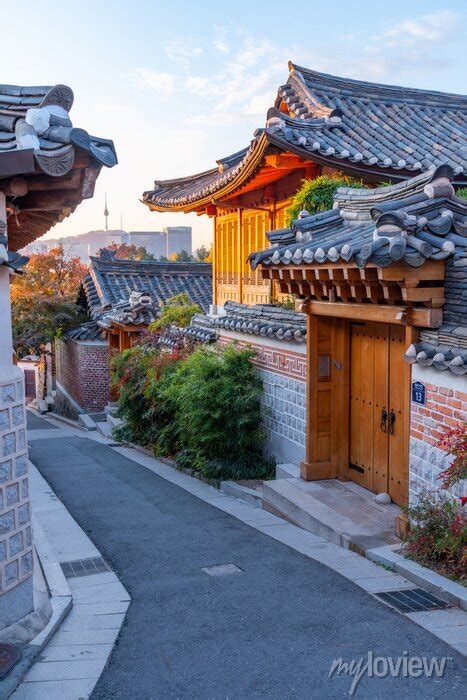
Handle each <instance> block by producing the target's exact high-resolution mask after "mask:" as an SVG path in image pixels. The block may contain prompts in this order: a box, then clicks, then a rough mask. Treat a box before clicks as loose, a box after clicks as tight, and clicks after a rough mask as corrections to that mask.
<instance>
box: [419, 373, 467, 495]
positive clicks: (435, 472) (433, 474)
mask: <svg viewBox="0 0 467 700" xmlns="http://www.w3.org/2000/svg"><path fill="white" fill-rule="evenodd" d="M414 380H416V381H420V382H423V383H424V384H425V389H426V405H425V406H421V405H418V404H415V403H413V402H412V405H411V423H410V457H409V482H410V483H409V496H410V501H411V502H414V501H416V499H417V495H418V494H419V493H421V492H422V491H433V490H435V489H438V488H439V487H440V482H439V479H438V476H439V474H440V473H441V472H442V471H443V470H444V469H446V468H447V467H448V466H449V465H450V463H451V462H452V457H451V456H450V455H449V454H447V453H446V452H445V451H444V450H442V449H441V448H439V447H438V446H437V443H438V441H439V439H440V438H441V437H442V436H443V434H444V432H445V431H446V430H447V429H448V428H455V427H456V426H457V425H459V424H462V423H465V422H466V421H467V376H465V375H464V376H457V375H454V374H453V373H452V372H450V371H449V370H446V371H439V370H435V369H432V368H431V367H423V366H421V365H419V364H415V365H413V368H412V381H414ZM452 493H453V495H454V496H463V495H467V482H464V483H463V484H461V485H460V486H458V487H455V488H454V489H453V491H452Z"/></svg>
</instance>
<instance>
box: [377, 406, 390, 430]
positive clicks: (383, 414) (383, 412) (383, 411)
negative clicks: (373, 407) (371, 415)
mask: <svg viewBox="0 0 467 700" xmlns="http://www.w3.org/2000/svg"><path fill="white" fill-rule="evenodd" d="M387 420H388V412H387V411H386V408H385V407H384V406H383V408H382V409H381V418H380V423H379V427H380V429H381V430H382V431H383V433H385V432H386V430H387V428H386V422H387Z"/></svg>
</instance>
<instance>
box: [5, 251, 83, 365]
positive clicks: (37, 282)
mask: <svg viewBox="0 0 467 700" xmlns="http://www.w3.org/2000/svg"><path fill="white" fill-rule="evenodd" d="M85 274H86V267H85V265H83V264H82V263H81V261H80V259H79V258H68V257H67V255H66V253H65V250H64V248H63V246H62V245H60V246H58V247H57V248H52V249H51V250H49V251H48V252H47V253H37V254H34V255H32V256H31V258H30V260H29V263H28V264H27V266H26V268H25V271H24V274H23V275H15V276H14V277H13V280H12V284H11V301H12V321H13V343H14V347H15V350H16V353H17V355H18V356H19V357H21V356H23V355H25V354H27V353H29V352H34V353H36V354H38V355H42V354H44V353H45V352H46V348H47V345H48V344H49V343H51V342H52V341H53V340H54V339H55V338H56V337H57V336H59V335H60V334H62V333H64V332H66V331H67V330H69V329H70V328H72V327H74V326H76V325H77V324H78V323H79V322H80V321H81V320H84V318H83V311H82V309H81V308H80V307H78V306H77V305H76V298H77V295H78V289H79V286H80V284H81V283H82V281H83V278H84V275H85Z"/></svg>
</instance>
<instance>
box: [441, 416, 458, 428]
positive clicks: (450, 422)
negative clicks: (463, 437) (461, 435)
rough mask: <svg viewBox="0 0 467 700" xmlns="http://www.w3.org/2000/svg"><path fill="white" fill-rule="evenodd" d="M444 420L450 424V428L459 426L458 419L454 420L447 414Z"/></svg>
mask: <svg viewBox="0 0 467 700" xmlns="http://www.w3.org/2000/svg"><path fill="white" fill-rule="evenodd" d="M444 422H445V423H446V425H449V427H450V428H457V426H458V425H459V421H458V420H454V418H449V416H445V418H444Z"/></svg>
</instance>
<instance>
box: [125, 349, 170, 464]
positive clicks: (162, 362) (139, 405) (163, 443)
mask: <svg viewBox="0 0 467 700" xmlns="http://www.w3.org/2000/svg"><path fill="white" fill-rule="evenodd" d="M179 359H180V357H179V355H178V354H174V353H161V352H159V351H158V350H154V349H152V348H149V347H146V346H136V347H134V348H131V350H125V351H124V352H122V353H120V354H119V355H116V356H115V357H114V358H113V359H112V361H111V371H112V384H113V386H114V387H115V388H116V389H117V390H118V391H119V400H118V411H117V415H118V416H119V417H120V418H123V419H124V421H125V424H124V426H122V427H119V428H117V429H116V430H115V431H114V435H115V437H116V439H119V440H125V441H128V442H137V443H138V444H140V445H144V446H147V447H154V446H156V445H159V449H161V450H164V454H168V453H170V451H171V449H172V448H173V445H174V442H175V440H174V437H173V419H174V415H173V413H172V412H171V409H170V406H169V405H168V404H167V403H166V402H165V401H164V398H163V396H162V395H161V392H160V387H161V384H162V378H163V377H164V376H165V375H169V374H171V373H172V372H173V371H174V369H175V366H176V364H177V362H179ZM159 443H160V444H159Z"/></svg>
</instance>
